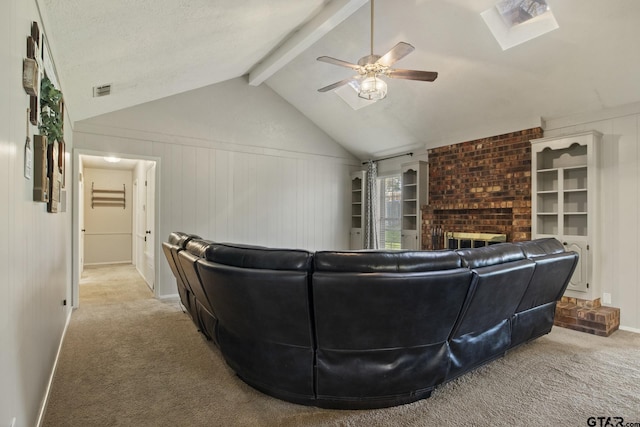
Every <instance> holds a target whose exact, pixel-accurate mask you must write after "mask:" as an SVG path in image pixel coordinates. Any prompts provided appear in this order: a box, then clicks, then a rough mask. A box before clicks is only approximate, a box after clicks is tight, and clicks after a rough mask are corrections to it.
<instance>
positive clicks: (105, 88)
mask: <svg viewBox="0 0 640 427" xmlns="http://www.w3.org/2000/svg"><path fill="white" fill-rule="evenodd" d="M110 94H111V84H107V85H102V86H94V87H93V97H94V98H98V97H100V96H107V95H110Z"/></svg>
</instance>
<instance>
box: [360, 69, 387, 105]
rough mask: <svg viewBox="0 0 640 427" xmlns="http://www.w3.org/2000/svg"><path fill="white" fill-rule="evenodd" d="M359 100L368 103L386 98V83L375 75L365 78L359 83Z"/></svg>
mask: <svg viewBox="0 0 640 427" xmlns="http://www.w3.org/2000/svg"><path fill="white" fill-rule="evenodd" d="M358 96H359V97H360V98H363V99H366V100H369V101H379V100H381V99H384V97H385V96H387V83H386V82H385V81H384V80H382V79H381V78H380V77H378V76H377V75H375V74H372V75H369V76H367V78H365V79H364V80H363V81H362V83H360V92H358Z"/></svg>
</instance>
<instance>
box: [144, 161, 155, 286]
mask: <svg viewBox="0 0 640 427" xmlns="http://www.w3.org/2000/svg"><path fill="white" fill-rule="evenodd" d="M155 184H156V164H155V162H152V163H151V165H150V166H149V168H148V169H147V176H146V181H145V207H144V210H145V238H144V269H143V270H144V279H145V281H146V282H147V284H148V285H149V287H150V288H151V289H153V287H154V282H155V275H154V271H155V268H154V266H155V259H154V241H155V238H154V235H153V230H154V229H155V226H154V223H155V218H154V212H155V187H156V185H155Z"/></svg>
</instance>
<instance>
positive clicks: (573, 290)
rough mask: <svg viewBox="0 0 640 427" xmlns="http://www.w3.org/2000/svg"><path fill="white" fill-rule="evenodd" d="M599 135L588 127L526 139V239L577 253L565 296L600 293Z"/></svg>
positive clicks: (590, 296) (583, 296)
mask: <svg viewBox="0 0 640 427" xmlns="http://www.w3.org/2000/svg"><path fill="white" fill-rule="evenodd" d="M601 139H602V134H600V133H598V132H596V131H588V132H582V133H577V134H573V135H565V136H559V137H549V138H539V139H535V140H532V141H531V171H532V188H531V189H532V194H533V197H532V201H531V212H532V221H531V238H532V239H537V238H544V237H554V238H556V239H558V240H560V241H561V242H563V244H564V245H565V247H566V248H567V250H571V251H575V252H577V253H578V254H579V258H578V265H577V266H576V268H575V271H574V274H573V276H572V277H571V278H570V280H569V285H568V287H567V295H568V296H571V297H576V298H584V299H594V298H596V297H598V296H599V289H598V284H597V283H595V282H594V276H593V265H594V257H595V256H597V252H598V244H597V241H596V239H597V236H596V235H595V233H594V231H595V228H596V227H597V226H598V222H597V221H598V218H597V216H596V215H597V213H598V211H597V206H598V203H597V197H598V194H597V180H598V175H597V173H598V167H599V166H598V151H599V148H598V145H599V144H600V142H601ZM589 284H592V285H593V286H589Z"/></svg>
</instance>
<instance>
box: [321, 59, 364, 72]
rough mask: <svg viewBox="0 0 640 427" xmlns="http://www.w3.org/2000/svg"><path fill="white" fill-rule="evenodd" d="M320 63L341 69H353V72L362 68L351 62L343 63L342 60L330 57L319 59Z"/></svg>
mask: <svg viewBox="0 0 640 427" xmlns="http://www.w3.org/2000/svg"><path fill="white" fill-rule="evenodd" d="M317 59H318V61H321V62H326V63H328V64H333V65H339V66H341V67H347V68H351V69H353V70H356V71H358V70H360V66H359V65H357V64H352V63H351V62H347V61H343V60H341V59H336V58H332V57H330V56H321V57H319V58H317Z"/></svg>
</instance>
